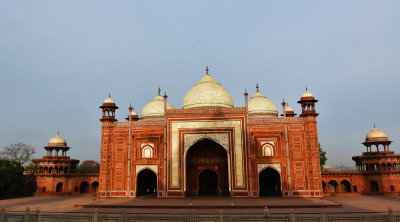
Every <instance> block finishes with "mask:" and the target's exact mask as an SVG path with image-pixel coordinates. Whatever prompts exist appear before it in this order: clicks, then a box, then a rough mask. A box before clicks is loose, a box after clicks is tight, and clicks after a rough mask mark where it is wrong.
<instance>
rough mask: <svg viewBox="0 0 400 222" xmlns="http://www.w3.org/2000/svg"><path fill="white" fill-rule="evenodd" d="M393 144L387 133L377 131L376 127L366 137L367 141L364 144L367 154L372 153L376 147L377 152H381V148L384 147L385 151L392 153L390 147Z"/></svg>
mask: <svg viewBox="0 0 400 222" xmlns="http://www.w3.org/2000/svg"><path fill="white" fill-rule="evenodd" d="M391 143H392V141H390V140H389V139H388V137H387V135H386V133H384V132H382V131H381V130H379V129H377V128H376V127H375V125H374V128H373V129H372V130H371V131H369V133H368V134H367V136H366V137H365V141H364V142H363V143H362V144H364V146H366V147H367V152H372V147H373V146H375V147H376V152H380V151H382V150H379V147H382V146H383V151H390V148H389V145H390V144H391Z"/></svg>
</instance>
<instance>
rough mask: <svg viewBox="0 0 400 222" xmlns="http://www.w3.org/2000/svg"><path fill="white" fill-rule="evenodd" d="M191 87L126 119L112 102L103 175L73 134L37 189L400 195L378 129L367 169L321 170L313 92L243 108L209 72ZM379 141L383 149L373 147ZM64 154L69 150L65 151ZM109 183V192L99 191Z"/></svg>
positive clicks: (258, 99) (46, 160) (365, 159)
mask: <svg viewBox="0 0 400 222" xmlns="http://www.w3.org/2000/svg"><path fill="white" fill-rule="evenodd" d="M206 71H207V73H206V75H205V76H204V77H203V78H202V79H201V80H200V81H199V82H198V83H196V84H195V86H194V87H193V88H192V89H190V90H189V92H188V93H187V94H186V95H185V97H184V99H183V105H182V108H181V109H175V108H173V107H172V106H171V105H170V104H169V103H168V102H167V95H164V96H161V95H160V90H159V91H158V95H157V96H156V97H155V98H154V99H153V100H152V101H151V102H149V103H148V104H147V105H146V106H145V107H144V108H143V109H142V112H141V116H140V118H139V115H138V114H137V113H136V112H135V111H134V110H133V109H132V107H129V115H128V117H127V118H126V121H117V119H116V118H115V112H116V109H118V107H117V106H116V104H115V102H114V100H113V99H111V98H110V97H109V98H107V99H106V100H105V101H104V102H103V104H102V106H100V108H101V109H102V114H103V115H102V118H101V119H100V121H101V122H102V135H101V165H100V175H99V174H78V173H76V165H77V164H78V162H79V161H78V160H73V159H70V158H69V157H68V156H66V153H67V151H68V149H69V147H68V146H67V143H66V141H65V139H63V138H62V137H60V136H59V135H57V136H56V137H54V138H52V139H50V141H49V143H48V146H46V147H45V149H46V150H47V152H48V153H47V156H44V157H43V158H42V159H36V160H33V162H34V163H35V164H36V170H35V176H36V180H37V189H36V194H37V195H82V194H83V195H86V194H89V193H98V195H99V196H100V197H137V196H142V195H153V196H156V197H165V198H174V197H175V198H176V197H186V196H201V195H220V196H231V197H258V196H267V195H278V196H283V197H322V196H323V195H355V194H377V195H399V194H400V155H396V154H394V152H393V151H390V149H389V145H390V143H391V141H389V140H388V138H387V136H386V134H385V133H383V132H382V131H380V130H378V129H376V128H374V129H373V130H371V132H369V133H368V135H367V137H366V140H365V142H363V144H364V145H365V146H366V148H367V152H364V153H363V154H362V155H361V156H355V157H353V160H354V161H355V162H356V166H357V171H354V172H323V173H322V174H321V170H320V161H319V147H318V134H317V122H316V117H317V116H318V114H317V113H316V111H315V103H316V102H317V100H316V99H315V98H314V96H313V95H312V94H311V93H310V92H309V91H308V90H306V92H305V93H303V95H302V96H301V98H300V100H299V101H298V103H299V104H300V105H301V108H302V113H301V114H300V116H298V117H297V116H296V114H295V113H294V110H293V109H292V108H291V107H289V106H286V103H285V102H282V108H283V110H284V113H283V114H282V115H281V117H279V116H278V109H277V107H276V105H275V104H274V103H273V102H272V101H270V100H269V99H267V98H266V97H265V96H264V95H262V94H261V92H260V91H259V88H258V86H257V90H256V93H255V94H254V95H253V96H252V97H251V98H250V99H248V94H247V92H246V93H245V94H244V106H240V107H235V106H234V103H233V99H232V97H231V95H230V94H229V93H228V91H227V90H226V89H224V88H223V87H222V86H221V85H220V84H219V83H218V82H216V81H215V80H214V79H213V78H212V77H211V76H210V75H209V74H208V69H207V70H206ZM373 147H375V148H373ZM60 151H61V154H60V155H59V152H60ZM98 186H99V188H97V187H98Z"/></svg>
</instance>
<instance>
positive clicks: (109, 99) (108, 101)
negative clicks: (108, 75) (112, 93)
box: [103, 97, 115, 104]
mask: <svg viewBox="0 0 400 222" xmlns="http://www.w3.org/2000/svg"><path fill="white" fill-rule="evenodd" d="M103 103H113V104H115V102H114V100H113V99H111V97H108V98H107V99H105V100H104V102H103Z"/></svg>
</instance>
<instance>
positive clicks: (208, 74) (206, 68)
mask: <svg viewBox="0 0 400 222" xmlns="http://www.w3.org/2000/svg"><path fill="white" fill-rule="evenodd" d="M208 70H209V69H208V66H206V75H210V74H208Z"/></svg>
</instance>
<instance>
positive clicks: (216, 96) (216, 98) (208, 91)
mask: <svg viewBox="0 0 400 222" xmlns="http://www.w3.org/2000/svg"><path fill="white" fill-rule="evenodd" d="M206 70H207V74H206V75H205V76H204V77H203V78H202V79H201V80H200V81H199V82H198V83H196V85H194V87H193V88H191V89H190V90H189V91H188V92H187V93H186V95H185V97H184V98H183V102H182V108H183V109H191V108H200V107H224V108H232V107H233V99H232V96H231V94H229V92H228V91H227V90H226V89H225V88H224V87H222V86H221V84H219V83H218V82H217V81H215V80H214V79H213V78H212V77H211V76H210V75H209V74H208V67H207V69H206Z"/></svg>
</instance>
